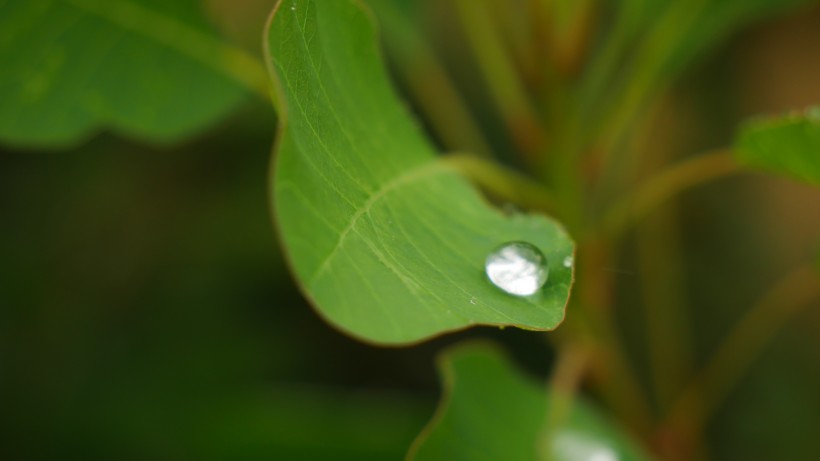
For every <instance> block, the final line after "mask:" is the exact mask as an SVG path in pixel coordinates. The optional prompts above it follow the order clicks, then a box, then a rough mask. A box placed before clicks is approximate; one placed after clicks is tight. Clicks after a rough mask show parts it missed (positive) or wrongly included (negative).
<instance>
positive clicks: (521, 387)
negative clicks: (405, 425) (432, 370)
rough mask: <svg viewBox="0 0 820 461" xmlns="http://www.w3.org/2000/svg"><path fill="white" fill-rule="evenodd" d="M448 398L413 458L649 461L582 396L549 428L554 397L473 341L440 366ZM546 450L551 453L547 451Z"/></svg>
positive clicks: (496, 353)
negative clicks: (548, 414)
mask: <svg viewBox="0 0 820 461" xmlns="http://www.w3.org/2000/svg"><path fill="white" fill-rule="evenodd" d="M439 373H440V374H441V376H442V379H443V381H444V384H443V385H444V397H443V398H442V401H441V402H440V403H439V408H438V410H437V412H436V415H435V416H434V418H433V420H432V421H431V423H430V424H429V425H428V426H427V428H426V429H425V431H424V432H423V433H422V434H421V435H420V436H419V438H418V439H416V442H415V443H414V446H413V447H412V448H411V450H410V454H409V455H408V460H414V461H460V460H465V461H467V460H470V461H475V460H496V459H503V460H507V461H532V460H536V459H547V456H548V455H549V456H550V459H552V460H553V461H589V460H601V461H645V460H647V459H648V458H646V456H645V455H644V454H643V453H642V452H641V451H640V450H639V449H638V448H637V447H636V446H635V445H634V443H633V442H632V441H631V440H629V439H628V438H627V437H626V436H624V434H622V433H621V432H620V431H619V430H617V429H616V428H615V427H614V426H612V424H611V423H610V422H608V421H607V420H605V419H604V418H602V417H601V416H600V415H599V413H598V412H597V410H595V409H594V408H593V407H592V406H590V405H588V404H586V403H584V402H583V401H581V400H580V399H579V398H576V399H575V400H574V402H573V405H572V407H571V410H570V412H569V414H568V416H567V417H566V419H565V421H564V422H563V423H562V424H560V425H558V427H556V428H555V429H554V431H553V432H551V436H548V435H546V434H548V433H547V432H546V431H545V430H544V429H545V427H546V426H545V423H546V421H547V412H548V410H549V405H550V400H551V399H550V398H548V396H547V395H546V393H545V391H544V388H543V387H542V386H539V385H537V384H536V383H535V382H533V381H531V380H530V379H529V378H527V377H525V376H523V375H522V374H521V373H520V372H518V370H516V369H515V367H514V366H513V365H512V364H510V363H509V361H508V360H507V358H506V357H504V356H503V355H502V354H501V353H500V352H499V350H498V349H496V348H495V347H493V346H491V345H488V344H482V343H472V344H466V345H461V346H456V347H455V348H452V349H451V350H449V351H447V352H445V353H444V354H443V355H442V357H441V360H440V361H439ZM546 450H549V452H548V453H547V452H546Z"/></svg>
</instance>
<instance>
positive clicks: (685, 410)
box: [661, 264, 820, 438]
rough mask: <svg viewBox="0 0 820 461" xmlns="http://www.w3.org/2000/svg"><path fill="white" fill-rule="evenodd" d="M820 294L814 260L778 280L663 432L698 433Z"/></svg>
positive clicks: (711, 362) (700, 377)
mask: <svg viewBox="0 0 820 461" xmlns="http://www.w3.org/2000/svg"><path fill="white" fill-rule="evenodd" d="M817 298H820V276H818V274H817V271H816V269H815V268H814V267H812V265H810V264H805V265H802V266H799V267H797V268H796V269H793V270H792V271H791V272H789V273H788V274H786V275H785V276H784V277H783V278H782V279H780V280H779V281H778V282H777V283H775V284H774V286H772V287H771V288H770V289H769V290H768V291H767V292H766V293H765V294H764V295H763V297H761V298H760V300H759V301H758V302H757V303H756V304H755V305H754V306H753V307H752V308H751V309H750V310H749V311H748V312H747V313H746V315H745V316H744V317H743V318H742V319H741V320H740V321H739V322H738V323H737V324H735V326H734V327H733V329H732V330H731V331H730V332H729V334H728V335H727V336H726V337H725V338H724V340H723V342H722V343H721V344H720V345H719V346H718V348H717V351H716V352H715V353H714V354H713V356H712V358H711V359H710V360H709V362H708V363H707V364H706V365H705V366H704V367H703V368H702V369H701V370H700V371H699V372H698V373H696V374H695V376H694V378H693V379H692V381H691V383H690V384H689V386H688V387H687V388H686V389H685V390H684V391H683V392H682V393H681V394H680V396H679V397H678V398H677V400H676V401H675V403H674V405H673V406H672V407H671V409H670V411H669V413H668V414H667V416H666V418H665V419H664V424H662V425H661V428H662V430H663V431H668V432H669V433H677V434H680V436H682V437H689V438H695V437H696V436H697V435H698V434H700V433H701V432H702V430H703V426H704V424H705V423H706V422H707V421H708V419H709V418H710V416H711V415H712V414H713V413H714V412H715V410H717V408H718V406H719V405H720V404H721V402H723V400H724V399H725V398H726V397H727V395H729V393H730V392H731V390H732V389H733V388H734V387H735V386H736V385H737V384H738V382H739V381H740V380H741V379H742V377H743V375H744V374H745V373H746V372H747V371H748V370H749V368H750V367H751V365H752V364H753V363H754V360H755V358H756V357H757V356H759V355H760V353H761V352H762V351H763V349H764V348H765V347H766V345H767V344H769V343H770V342H771V341H772V339H774V338H775V337H776V336H777V334H778V333H779V332H781V331H782V330H783V328H784V327H785V326H786V325H787V324H788V322H789V321H790V320H792V319H793V318H794V317H796V316H797V315H798V314H799V313H800V312H802V311H803V310H804V309H805V308H806V307H809V306H810V305H811V304H810V301H812V300H814V299H817Z"/></svg>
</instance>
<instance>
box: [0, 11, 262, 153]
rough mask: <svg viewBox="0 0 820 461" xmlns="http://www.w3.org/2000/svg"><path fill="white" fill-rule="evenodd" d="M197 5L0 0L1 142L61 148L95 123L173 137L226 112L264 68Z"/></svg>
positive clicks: (164, 138)
mask: <svg viewBox="0 0 820 461" xmlns="http://www.w3.org/2000/svg"><path fill="white" fill-rule="evenodd" d="M200 8H201V5H200V2H199V1H197V0H185V1H175V2H166V1H160V0H26V1H19V0H0V62H2V63H3V64H2V66H3V70H2V72H0V100H2V101H3V103H2V104H0V142H5V143H8V144H12V145H18V146H33V147H60V146H64V145H70V144H75V143H77V142H79V141H81V140H82V139H83V138H85V137H87V136H89V135H90V134H92V133H93V132H95V131H96V130H99V129H103V128H104V129H111V130H114V131H116V132H118V133H121V134H124V135H127V136H132V137H136V138H144V139H148V140H152V141H156V142H173V141H178V140H180V139H182V138H185V137H187V136H191V135H194V134H196V133H198V132H200V131H201V130H203V129H205V128H207V127H208V126H209V125H211V124H213V123H214V122H215V121H217V120H219V119H220V118H222V117H224V116H225V115H226V114H227V113H229V112H230V111H232V110H233V109H235V108H236V107H237V105H238V104H239V103H240V102H242V101H243V99H245V98H246V95H247V90H246V89H245V88H246V87H247V86H249V85H254V83H253V82H254V81H258V82H261V83H260V85H261V84H264V82H265V78H264V69H263V68H262V66H261V64H260V63H259V62H258V61H256V60H254V59H253V58H251V57H249V56H248V55H246V54H245V53H244V52H242V51H239V50H237V49H234V48H231V47H229V46H227V45H226V44H224V43H222V42H221V41H220V40H219V39H218V38H217V37H216V36H215V35H214V34H213V33H212V32H211V30H210V28H209V27H208V26H207V25H206V23H205V21H204V18H203V16H202V12H201V11H200ZM262 88H264V87H262Z"/></svg>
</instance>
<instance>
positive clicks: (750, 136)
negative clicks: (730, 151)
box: [735, 106, 820, 185]
mask: <svg viewBox="0 0 820 461" xmlns="http://www.w3.org/2000/svg"><path fill="white" fill-rule="evenodd" d="M735 148H736V149H735V151H736V156H737V158H738V160H739V161H740V162H741V163H744V164H746V165H749V166H751V167H754V168H759V169H762V170H766V171H769V172H772V173H776V174H782V175H785V176H789V177H791V178H794V179H799V180H801V181H805V182H809V183H812V184H816V185H820V106H818V107H813V108H810V109H808V110H806V111H805V112H802V113H795V114H789V115H785V116H782V117H773V118H766V119H758V120H753V121H751V122H749V123H747V124H746V125H744V126H743V127H741V129H740V132H739V133H738V135H737V137H736V140H735Z"/></svg>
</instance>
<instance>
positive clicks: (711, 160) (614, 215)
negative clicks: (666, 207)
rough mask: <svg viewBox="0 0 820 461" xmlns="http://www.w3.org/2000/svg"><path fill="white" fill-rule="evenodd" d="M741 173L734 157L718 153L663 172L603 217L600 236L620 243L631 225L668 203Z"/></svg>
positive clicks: (694, 159) (622, 200) (691, 159)
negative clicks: (728, 176) (623, 233)
mask: <svg viewBox="0 0 820 461" xmlns="http://www.w3.org/2000/svg"><path fill="white" fill-rule="evenodd" d="M737 171H739V165H738V164H737V162H735V160H734V159H733V157H732V155H731V153H730V152H729V151H726V150H718V151H714V152H711V153H707V154H703V155H699V156H697V157H692V158H690V159H687V160H684V161H682V162H679V163H677V164H675V165H673V166H671V167H669V168H668V169H667V170H666V171H662V172H660V173H658V174H657V175H655V176H652V177H651V178H650V179H648V180H646V181H645V182H644V183H643V184H641V185H640V186H638V188H637V189H635V191H633V192H632V193H629V194H627V195H626V197H624V198H622V199H621V200H620V201H618V202H617V203H616V204H615V205H614V206H612V207H611V208H610V210H609V211H608V212H607V214H606V215H605V216H604V218H603V221H602V225H601V232H602V233H603V234H605V235H607V236H609V237H610V238H613V239H617V237H618V236H620V234H621V233H622V232H623V231H624V230H626V229H627V228H628V227H629V225H631V224H633V223H635V222H636V221H638V220H640V219H641V218H643V217H644V216H646V214H647V213H649V212H650V211H652V210H653V209H655V208H656V207H657V206H658V205H661V204H662V203H664V202H665V201H667V200H669V199H670V198H672V197H675V196H676V195H678V194H680V193H681V192H683V191H685V190H688V189H690V188H692V187H694V186H697V185H699V184H703V183H705V182H707V181H711V180H713V179H717V178H720V177H723V176H727V175H730V174H732V173H735V172H737Z"/></svg>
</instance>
